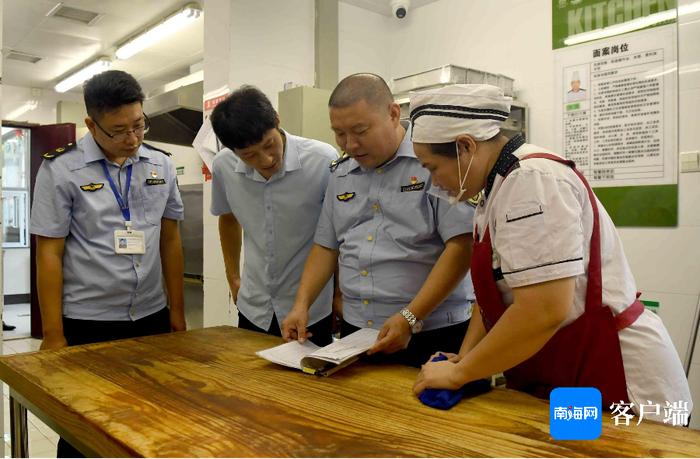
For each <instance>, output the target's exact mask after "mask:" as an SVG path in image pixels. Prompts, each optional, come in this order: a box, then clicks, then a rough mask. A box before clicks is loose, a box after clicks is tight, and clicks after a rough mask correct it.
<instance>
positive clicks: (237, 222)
mask: <svg viewBox="0 0 700 459" xmlns="http://www.w3.org/2000/svg"><path fill="white" fill-rule="evenodd" d="M211 122H212V126H213V128H214V132H215V133H216V135H217V137H218V138H219V140H220V141H221V142H222V143H223V144H224V145H225V146H226V147H227V148H226V149H224V150H222V151H220V152H219V153H218V154H217V155H216V157H215V158H214V164H213V166H212V177H213V182H212V204H211V212H212V214H214V215H217V216H219V236H220V238H221V248H222V250H223V254H224V263H225V266H226V277H227V279H228V283H229V288H230V289H231V295H232V296H233V299H234V301H235V302H236V306H237V307H238V326H239V327H241V328H245V329H248V330H254V331H259V332H264V333H269V334H273V335H277V336H280V334H281V332H280V322H281V321H282V319H284V317H286V316H287V314H288V313H289V310H290V308H291V306H292V304H293V303H294V293H295V292H296V289H297V286H298V284H299V278H300V277H301V273H302V270H303V267H304V261H305V260H306V256H307V255H308V253H309V250H310V249H311V245H312V243H313V236H314V231H315V229H316V223H317V222H318V216H319V213H320V212H321V207H322V205H323V197H324V194H325V191H326V184H327V183H328V177H329V175H330V171H329V165H330V163H331V161H332V160H333V159H335V158H337V157H338V155H337V153H336V150H335V149H334V148H333V147H332V146H330V145H328V144H326V143H323V142H319V141H317V140H312V139H305V138H303V137H298V136H295V135H292V134H290V133H288V132H285V131H284V130H282V129H280V127H279V123H280V120H279V116H278V115H277V112H276V111H275V109H274V108H273V107H272V104H271V103H270V101H269V100H268V98H267V97H266V96H265V94H263V93H262V91H260V90H259V89H257V88H255V87H253V86H243V87H241V88H240V89H238V90H236V91H234V92H233V93H232V94H231V95H230V96H229V97H228V98H227V99H226V100H225V101H223V102H221V103H220V104H219V105H217V106H216V108H215V109H214V112H213V113H212V116H211ZM241 228H242V229H243V235H244V237H245V259H244V260H245V261H244V266H243V276H242V278H241V273H240V255H241V242H242V241H241ZM319 291H320V294H319V296H318V298H317V299H316V301H315V302H313V304H312V305H311V304H310V306H311V309H310V312H309V314H310V319H309V324H310V327H309V331H310V333H311V335H313V337H312V338H311V339H312V340H313V341H314V342H315V343H316V344H318V345H326V344H329V343H330V342H331V321H332V318H331V305H332V302H333V282H332V280H331V279H330V277H329V279H326V281H325V282H324V283H323V285H321V286H320V289H319Z"/></svg>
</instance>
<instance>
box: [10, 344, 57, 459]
mask: <svg viewBox="0 0 700 459" xmlns="http://www.w3.org/2000/svg"><path fill="white" fill-rule="evenodd" d="M39 344H41V341H39V340H38V339H32V338H26V339H17V340H11V341H4V342H3V346H2V353H3V354H5V355H9V354H19V353H22V352H30V351H35V350H37V349H39ZM2 393H3V407H4V421H5V426H4V431H3V432H4V434H5V435H4V443H5V457H10V398H9V394H10V392H9V389H8V387H7V385H6V384H3V392H2ZM27 420H28V428H29V429H28V430H29V457H56V442H58V434H56V432H54V431H53V430H51V428H49V427H48V426H47V425H46V424H44V423H43V422H41V421H40V420H39V419H38V418H37V417H36V416H34V415H33V414H32V413H31V412H27Z"/></svg>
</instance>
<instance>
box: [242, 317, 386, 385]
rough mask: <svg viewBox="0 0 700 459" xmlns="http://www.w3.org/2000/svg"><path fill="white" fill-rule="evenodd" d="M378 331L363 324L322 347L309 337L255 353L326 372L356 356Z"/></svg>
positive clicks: (325, 373)
mask: <svg viewBox="0 0 700 459" xmlns="http://www.w3.org/2000/svg"><path fill="white" fill-rule="evenodd" d="M378 334H379V330H374V329H372V328H362V329H360V330H358V331H356V332H355V333H351V334H349V335H348V336H346V337H344V338H342V339H339V340H338V341H335V342H333V343H331V344H329V345H328V346H325V347H318V346H316V345H315V344H314V343H312V342H311V341H308V340H307V341H305V342H304V343H303V344H300V343H299V341H290V342H289V343H285V344H281V345H279V346H275V347H272V348H270V349H265V350H262V351H258V352H256V353H255V354H256V355H258V356H260V357H262V358H263V359H267V360H269V361H270V362H273V363H277V364H280V365H284V366H287V367H291V368H298V369H300V370H302V371H303V372H305V373H310V374H314V375H319V376H328V375H330V374H332V373H334V372H336V371H338V370H340V369H341V368H343V367H346V366H348V365H350V364H351V363H352V362H354V361H356V360H357V359H359V356H360V354H362V353H364V352H365V351H366V350H367V349H369V348H370V347H372V345H373V344H374V342H375V341H376V340H377V335H378Z"/></svg>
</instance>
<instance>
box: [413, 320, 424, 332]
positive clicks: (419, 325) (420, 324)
mask: <svg viewBox="0 0 700 459" xmlns="http://www.w3.org/2000/svg"><path fill="white" fill-rule="evenodd" d="M421 330H423V321H422V320H416V323H415V324H413V327H411V332H413V333H418V332H419V331H421Z"/></svg>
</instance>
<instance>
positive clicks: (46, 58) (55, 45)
mask: <svg viewBox="0 0 700 459" xmlns="http://www.w3.org/2000/svg"><path fill="white" fill-rule="evenodd" d="M57 3H58V2H57V1H52V0H4V8H3V15H2V19H3V24H2V33H3V41H2V43H3V56H5V55H6V54H7V52H8V51H10V50H12V51H18V52H23V53H28V54H32V55H35V56H38V57H41V58H42V59H41V61H39V62H37V63H36V64H31V63H28V62H19V61H15V60H8V59H5V60H4V61H3V76H2V79H3V83H5V84H8V85H17V86H25V87H35V88H50V89H53V86H54V85H55V84H56V83H57V82H58V81H60V79H61V78H62V77H65V76H67V75H68V74H70V73H72V71H74V70H76V69H77V68H80V67H82V66H83V65H84V64H87V63H90V62H91V61H92V60H94V59H95V58H97V57H99V56H102V55H106V56H110V57H112V58H113V61H112V68H113V69H118V70H124V71H126V72H129V73H131V74H132V75H134V77H135V78H136V79H138V80H139V81H140V83H141V85H142V86H143V89H144V91H146V92H149V91H151V90H152V89H154V88H156V87H158V86H160V85H163V84H165V83H168V82H170V81H172V80H175V79H177V78H180V77H182V76H185V75H187V74H189V73H190V71H189V66H190V65H192V64H195V63H198V62H200V61H202V59H203V57H204V49H203V48H204V19H203V16H200V17H199V19H197V20H196V21H194V22H193V23H192V24H191V25H189V26H188V27H187V28H186V29H183V30H182V31H180V32H179V33H178V34H177V35H176V36H171V37H169V38H168V39H165V40H164V41H162V42H160V43H158V44H156V45H154V46H153V47H151V48H149V49H146V50H144V51H142V52H141V53H139V54H137V55H136V56H133V57H131V58H130V59H127V60H125V61H119V60H116V59H114V50H115V49H116V46H117V45H119V44H121V43H122V42H123V41H124V40H125V39H126V38H128V37H129V36H131V35H132V34H134V33H135V32H138V31H139V30H141V29H142V28H144V27H145V26H147V25H150V24H152V23H154V22H158V21H159V20H160V19H161V18H163V17H166V16H168V15H169V14H171V13H172V12H174V11H176V10H177V9H179V8H180V7H182V6H184V5H185V4H187V3H189V2H187V1H182V0H129V1H124V0H65V1H63V4H64V5H65V6H70V7H73V8H80V9H84V10H89V11H93V12H95V13H100V14H102V15H103V16H102V17H101V18H100V19H99V20H98V21H97V22H96V23H95V24H93V25H91V26H88V25H85V24H83V23H80V22H77V21H72V20H69V19H64V18H60V17H47V16H46V14H47V13H48V12H49V11H50V10H51V9H52V8H54V7H55V6H56V4H57ZM200 4H201V3H200ZM72 91H73V92H81V89H80V87H77V88H75V89H73V90H72Z"/></svg>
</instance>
